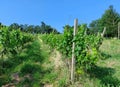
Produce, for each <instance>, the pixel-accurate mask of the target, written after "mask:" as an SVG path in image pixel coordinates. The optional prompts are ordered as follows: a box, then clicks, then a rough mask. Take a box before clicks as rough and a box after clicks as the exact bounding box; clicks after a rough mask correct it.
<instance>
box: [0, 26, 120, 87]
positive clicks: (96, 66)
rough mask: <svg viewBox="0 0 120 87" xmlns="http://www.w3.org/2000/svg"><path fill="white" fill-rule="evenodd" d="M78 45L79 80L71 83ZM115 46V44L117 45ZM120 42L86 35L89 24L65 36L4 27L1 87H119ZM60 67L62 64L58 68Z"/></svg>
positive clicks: (68, 28)
mask: <svg viewBox="0 0 120 87" xmlns="http://www.w3.org/2000/svg"><path fill="white" fill-rule="evenodd" d="M73 43H75V51H74V55H75V70H74V74H75V80H74V83H72V82H71V79H70V74H71V72H70V71H71V64H72V63H71V58H72V53H73V52H72V46H73ZM113 44H114V45H113ZM119 45H120V41H119V40H117V39H105V38H103V37H101V35H100V34H97V35H94V34H86V28H85V25H84V24H83V25H78V27H77V32H76V35H75V36H73V27H71V26H66V27H64V32H63V33H62V34H56V33H55V32H54V31H53V32H52V33H50V34H31V33H28V32H22V31H21V30H20V29H16V30H15V29H12V30H10V29H9V28H8V27H6V26H3V27H1V28H0V86H1V87H119V86H120V75H119V73H120V70H119V68H120V67H119V65H120V64H119V62H120V59H119V57H120V54H119V52H120V50H119V49H120V47H119ZM57 64H58V65H57Z"/></svg>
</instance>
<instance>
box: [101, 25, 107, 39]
mask: <svg viewBox="0 0 120 87" xmlns="http://www.w3.org/2000/svg"><path fill="white" fill-rule="evenodd" d="M105 32H106V27H104V29H103V32H102V34H101V36H102V37H104V34H105Z"/></svg>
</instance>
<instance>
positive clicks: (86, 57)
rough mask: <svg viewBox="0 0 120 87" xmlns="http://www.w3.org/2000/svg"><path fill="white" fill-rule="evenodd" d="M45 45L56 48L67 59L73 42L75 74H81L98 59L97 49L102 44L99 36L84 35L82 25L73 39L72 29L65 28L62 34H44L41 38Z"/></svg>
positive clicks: (70, 54) (70, 53)
mask: <svg viewBox="0 0 120 87" xmlns="http://www.w3.org/2000/svg"><path fill="white" fill-rule="evenodd" d="M42 39H43V41H44V42H45V43H46V44H49V45H50V46H51V47H52V48H55V49H56V48H57V49H58V50H59V51H60V52H61V53H63V54H64V55H65V56H66V57H67V58H71V56H72V44H73V42H75V58H76V61H75V64H76V73H77V74H81V73H82V72H83V71H84V72H86V71H87V69H90V68H91V67H92V66H94V65H95V64H96V63H97V61H98V59H99V57H100V53H99V47H100V45H101V43H102V38H101V36H99V35H98V36H96V35H87V34H85V28H84V25H79V26H78V30H77V33H76V35H75V37H73V27H67V26H66V27H65V29H64V33H63V34H58V35H57V34H54V33H51V34H45V35H43V37H42Z"/></svg>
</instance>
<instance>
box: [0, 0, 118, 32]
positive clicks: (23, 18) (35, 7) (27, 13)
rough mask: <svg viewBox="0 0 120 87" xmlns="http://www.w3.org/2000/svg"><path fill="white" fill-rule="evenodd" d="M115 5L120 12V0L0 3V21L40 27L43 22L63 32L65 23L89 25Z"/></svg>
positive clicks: (12, 0)
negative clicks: (76, 21)
mask: <svg viewBox="0 0 120 87" xmlns="http://www.w3.org/2000/svg"><path fill="white" fill-rule="evenodd" d="M109 5H113V6H114V8H115V9H116V11H117V12H118V13H120V0H0V22H2V23H3V24H5V25H10V24H12V23H18V24H34V25H40V24H41V21H44V22H45V23H46V24H49V25H51V26H52V27H54V28H56V29H57V30H58V31H60V32H62V31H63V26H64V25H66V24H69V25H73V21H74V19H75V18H78V21H79V23H80V24H81V23H90V22H91V21H92V20H95V19H98V18H100V17H101V15H102V14H103V13H104V11H105V10H106V9H107V8H108V7H109Z"/></svg>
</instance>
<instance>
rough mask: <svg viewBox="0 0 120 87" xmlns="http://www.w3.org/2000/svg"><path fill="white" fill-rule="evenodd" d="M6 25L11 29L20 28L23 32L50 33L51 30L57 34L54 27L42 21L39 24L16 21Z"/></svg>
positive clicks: (0, 24) (1, 25)
mask: <svg viewBox="0 0 120 87" xmlns="http://www.w3.org/2000/svg"><path fill="white" fill-rule="evenodd" d="M3 26H5V25H3V24H2V23H0V27H3ZM6 27H8V29H9V30H13V29H20V30H21V31H23V32H28V33H33V34H44V33H46V34H50V33H51V32H54V33H57V34H59V33H60V32H58V31H57V30H56V29H55V28H53V27H51V26H50V25H47V24H45V23H44V22H41V25H28V24H18V23H12V24H11V25H10V26H6Z"/></svg>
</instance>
